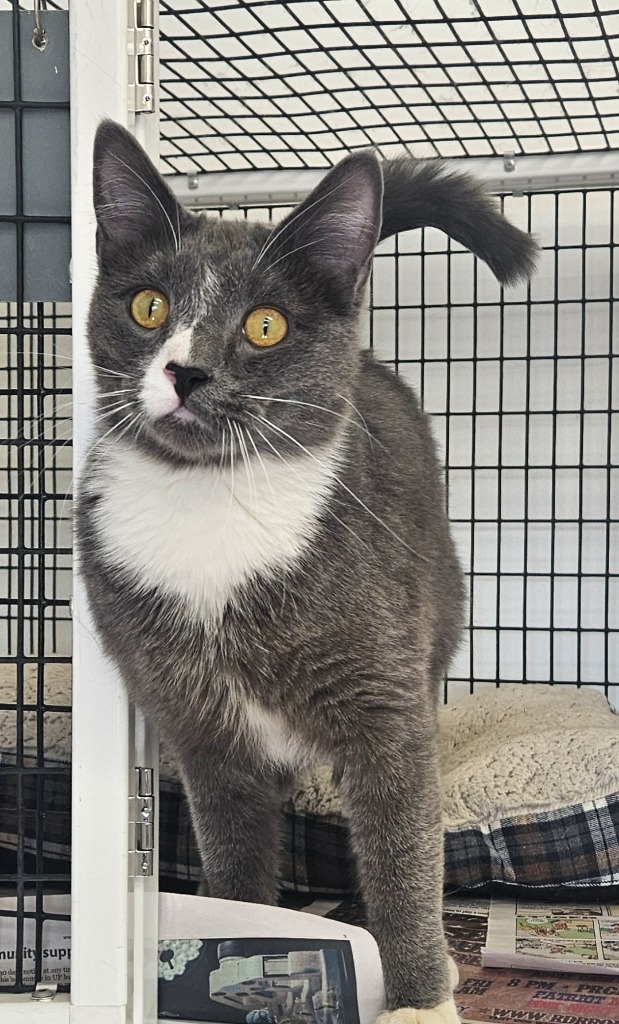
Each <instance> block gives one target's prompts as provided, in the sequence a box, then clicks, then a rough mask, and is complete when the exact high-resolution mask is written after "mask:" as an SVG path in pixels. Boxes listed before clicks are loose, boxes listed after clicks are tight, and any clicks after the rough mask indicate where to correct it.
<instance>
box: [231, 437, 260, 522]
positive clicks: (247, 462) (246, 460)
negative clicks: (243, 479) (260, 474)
mask: <svg viewBox="0 0 619 1024" xmlns="http://www.w3.org/2000/svg"><path fill="white" fill-rule="evenodd" d="M233 426H234V429H235V431H236V435H237V437H238V439H239V447H240V449H241V456H242V458H243V465H244V466H245V473H246V475H247V486H248V488H249V497H250V501H251V503H252V504H253V506H254V508H257V505H258V498H257V494H256V480H255V477H254V470H253V468H252V464H251V459H250V457H249V452H248V450H247V445H246V443H245V438H244V437H243V432H242V429H241V427H240V426H239V424H238V423H237V422H236V421H234V423H233Z"/></svg>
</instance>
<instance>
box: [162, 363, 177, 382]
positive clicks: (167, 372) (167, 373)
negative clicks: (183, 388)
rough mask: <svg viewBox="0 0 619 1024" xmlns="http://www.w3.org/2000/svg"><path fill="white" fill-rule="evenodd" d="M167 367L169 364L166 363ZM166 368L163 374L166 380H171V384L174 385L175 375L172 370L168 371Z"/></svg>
mask: <svg viewBox="0 0 619 1024" xmlns="http://www.w3.org/2000/svg"><path fill="white" fill-rule="evenodd" d="M169 365H170V364H169V363H168V366H169ZM168 366H166V368H165V370H164V371H163V372H164V373H165V375H166V377H167V378H168V380H171V381H172V383H173V384H176V374H175V373H174V370H169V369H168Z"/></svg>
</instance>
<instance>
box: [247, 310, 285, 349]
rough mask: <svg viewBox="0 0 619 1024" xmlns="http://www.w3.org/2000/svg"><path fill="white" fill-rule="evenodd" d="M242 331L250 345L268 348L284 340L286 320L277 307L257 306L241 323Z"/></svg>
mask: <svg viewBox="0 0 619 1024" xmlns="http://www.w3.org/2000/svg"><path fill="white" fill-rule="evenodd" d="M243 333H244V335H245V337H246V338H247V340H248V341H251V343H252V345H258V346H259V348H269V347H270V346H271V345H277V344H278V342H280V341H283V340H284V338H285V337H286V335H287V334H288V321H287V320H286V317H285V316H284V314H283V313H280V311H279V309H272V308H271V307H270V306H257V308H256V309H252V311H251V313H250V314H249V315H248V316H247V318H246V320H245V323H244V324H243Z"/></svg>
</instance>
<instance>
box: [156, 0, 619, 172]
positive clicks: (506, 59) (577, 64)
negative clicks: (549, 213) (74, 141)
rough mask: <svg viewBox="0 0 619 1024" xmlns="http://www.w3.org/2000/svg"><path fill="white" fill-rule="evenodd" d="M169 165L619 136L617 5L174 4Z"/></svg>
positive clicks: (307, 159)
mask: <svg viewBox="0 0 619 1024" xmlns="http://www.w3.org/2000/svg"><path fill="white" fill-rule="evenodd" d="M160 13H161V18H160V27H161V112H162V123H161V132H162V136H163V145H162V155H163V158H164V166H165V168H166V170H167V171H168V172H170V173H193V172H199V171H222V170H250V169H252V168H261V169H262V168H265V169H269V168H301V167H318V168H320V167H328V166H330V165H331V164H333V163H336V162H337V160H339V159H340V158H341V157H343V156H344V155H345V154H346V153H347V152H349V151H350V150H351V149H356V148H358V147H363V146H373V147H375V148H377V149H378V150H379V151H380V152H381V153H382V155H389V154H393V152H401V151H402V147H405V148H406V149H409V150H411V151H412V152H413V154H414V155H415V156H419V157H427V156H441V157H463V156H492V155H495V154H499V155H503V154H506V153H521V152H523V153H527V154H531V153H572V152H577V151H583V150H605V149H613V148H617V147H618V146H619V94H618V93H617V77H618V68H617V58H618V57H619V2H617V0H288V2H287V3H274V2H273V0H161V3H160Z"/></svg>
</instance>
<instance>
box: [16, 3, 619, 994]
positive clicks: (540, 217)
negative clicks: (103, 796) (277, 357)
mask: <svg viewBox="0 0 619 1024" xmlns="http://www.w3.org/2000/svg"><path fill="white" fill-rule="evenodd" d="M581 8H582V10H581ZM409 9H410V10H411V11H412V13H413V14H414V18H415V24H414V26H412V25H411V23H410V21H409V20H408V14H407V11H408V10H409ZM561 10H563V12H564V13H563V14H561ZM161 11H162V18H161V27H162V76H163V82H162V108H163V115H164V116H163V121H162V132H163V135H164V143H163V151H164V155H165V158H166V164H167V168H168V170H169V171H172V172H188V171H195V170H203V169H206V170H211V169H213V170H222V169H240V168H251V167H256V168H263V167H267V168H269V167H272V168H277V167H325V166H328V165H330V164H331V163H332V162H335V160H337V159H338V158H339V156H341V155H343V154H344V152H346V151H348V150H349V149H351V148H354V147H356V146H360V145H361V146H365V145H368V144H372V145H375V146H377V147H378V148H379V149H382V150H384V149H385V147H388V148H389V149H391V147H392V146H396V147H401V146H402V145H405V146H407V147H411V146H412V147H413V150H414V152H415V153H416V154H418V155H431V154H432V155H436V154H439V155H442V156H459V155H484V154H490V153H503V152H506V151H508V150H513V151H515V152H518V151H520V150H524V151H525V152H527V153H531V152H549V151H552V152H558V151H575V150H578V149H590V148H592V149H603V148H611V147H615V146H617V141H618V137H619V127H618V124H617V121H618V117H617V103H618V102H619V100H618V94H617V90H616V77H615V74H616V69H615V64H614V56H613V55H614V54H615V53H616V51H617V47H618V38H619V26H618V24H617V22H618V17H619V6H617V7H616V8H615V7H613V5H612V4H610V3H602V2H598V3H595V2H594V0H572V2H571V3H570V4H569V10H568V3H567V0H562V2H561V3H559V2H555V0H535V2H533V0H530V2H525V0H519V2H516V0H514V2H513V3H512V2H511V0H487V2H484V3H478V2H473V0H471V2H469V0H451V2H450V3H447V0H443V2H442V3H440V2H439V0H436V2H435V3H431V2H429V0H428V2H426V0H416V3H415V4H414V5H413V7H410V5H409V7H407V6H406V5H404V4H403V3H400V2H398V0H381V2H380V4H379V3H378V0H376V3H372V2H367V3H364V4H363V5H362V4H360V3H358V2H356V0H333V2H327V0H316V2H312V3H301V2H296V0H290V2H289V3H288V4H286V5H276V4H270V3H266V2H260V0H254V2H243V0H240V2H239V3H236V4H234V5H230V4H229V3H227V2H224V0H221V2H218V0H215V2H211V3H209V4H208V10H207V4H206V3H205V2H202V0H185V2H183V0H163V2H162V4H161ZM379 11H380V22H379V21H378V20H377V18H378V12H379ZM336 19H337V24H336ZM594 29H595V31H594ZM16 31H17V29H16ZM523 33H524V34H523ZM568 37H569V38H568ZM207 40H208V41H207ZM18 77H19V76H18V68H17V70H16V90H17V91H16V99H15V101H14V102H13V103H11V104H8V106H10V108H11V109H12V110H14V111H15V123H16V132H17V138H18V141H19V131H20V119H21V114H22V111H23V109H24V104H22V103H21V101H20V99H19V91H18V90H19V81H18ZM207 95H208V98H207ZM4 106H5V107H6V106H7V104H4ZM17 153H18V157H17V160H18V165H17V172H18V173H17V181H18V190H17V212H16V215H15V216H14V217H11V218H8V221H9V222H10V223H11V224H13V225H15V229H16V231H17V237H18V250H17V251H18V261H17V262H18V266H17V280H18V288H19V291H20V294H21V295H22V296H23V266H22V262H23V226H24V223H26V219H25V218H24V216H23V195H22V193H21V187H20V185H21V168H20V166H19V160H20V157H19V153H20V147H19V145H18V146H17ZM505 203H506V207H507V212H508V215H509V216H510V217H511V218H512V219H513V220H514V221H515V222H516V223H518V224H519V225H520V226H522V227H524V228H528V229H531V230H533V231H534V232H535V233H536V234H538V236H539V237H540V240H541V242H542V245H543V259H542V264H541V268H540V272H539V273H538V275H537V276H536V278H535V279H534V281H533V283H532V285H531V286H530V287H526V286H521V287H519V288H517V289H515V290H511V291H509V292H503V291H502V290H501V289H500V288H499V286H498V285H497V284H496V282H495V281H494V279H493V278H492V277H491V275H490V274H489V272H488V271H487V270H486V268H485V267H484V266H483V265H482V264H479V263H478V262H477V261H476V260H475V259H474V257H472V256H471V255H470V254H468V253H466V252H465V251H464V250H462V249H461V247H459V246H458V245H457V244H451V243H450V242H448V240H447V239H446V238H445V236H443V235H441V234H440V233H438V232H435V231H432V230H426V231H424V232H417V233H410V234H407V235H402V236H400V237H399V238H398V239H396V240H392V241H390V242H387V243H384V244H383V245H382V246H381V249H380V251H379V254H378V255H377V257H376V260H375V264H374V274H373V279H372V284H371V296H370V298H371V303H370V311H369V314H368V318H367V325H366V326H367V332H368V341H369V343H370V344H371V345H372V347H373V348H374V350H375V352H376V355H377V356H378V358H380V359H382V360H385V361H386V362H388V363H390V364H391V365H392V366H393V367H394V369H395V371H396V372H398V373H400V374H402V376H404V377H405V378H406V379H407V380H409V381H410V382H411V383H412V384H413V386H415V387H416V388H417V390H418V391H419V393H420V394H421V396H422V398H423V401H424V404H425V407H426V409H427V410H428V411H429V412H430V413H431V414H432V415H433V417H434V423H435V429H436V433H437V436H438V438H439V441H440V444H441V446H442V451H443V454H444V457H445V461H446V464H447V482H448V495H449V511H450V516H451V519H452V522H453V525H454V531H455V534H456V538H457V541H458V545H459V549H460V554H461V558H462V562H463V565H464V566H465V569H466V570H467V572H468V574H469V580H470V588H471V599H472V600H471V610H470V622H469V637H470V643H469V645H468V646H466V647H465V648H463V651H462V653H461V655H460V657H459V659H458V660H457V662H456V664H455V666H454V669H453V672H452V677H451V679H450V681H449V685H456V686H457V685H465V686H472V680H476V681H478V682H480V683H483V682H485V683H487V684H490V685H492V684H495V683H497V682H498V681H499V680H500V681H503V682H505V681H513V682H523V681H527V682H542V681H553V682H555V683H571V684H575V683H580V684H597V685H601V686H603V687H604V688H605V690H607V691H610V690H611V688H612V687H613V685H615V684H617V682H618V679H617V675H618V661H619V654H618V645H617V630H618V627H619V623H618V607H619V591H618V583H617V570H618V563H619V551H618V544H617V521H616V515H617V508H618V507H619V502H618V501H617V497H618V495H617V436H618V435H617V412H613V411H612V410H613V409H616V396H615V394H614V392H613V362H612V360H613V353H612V339H613V329H614V320H613V298H614V296H615V290H616V286H615V283H614V282H615V276H616V275H615V247H616V244H617V230H618V228H617V224H618V216H617V214H618V213H619V199H618V198H617V193H616V192H615V191H585V192H576V193H569V194H561V193H549V194H544V195H533V196H524V197H519V198H509V199H507V200H506V201H505ZM283 212H284V211H283V210H282V209H273V208H260V209H258V208H252V209H247V210H240V211H236V212H234V213H231V212H229V211H227V212H226V213H225V215H226V216H247V217H251V218H253V219H269V218H270V217H271V216H272V215H274V216H275V217H276V218H279V217H280V216H281V215H282V214H283ZM4 220H5V221H6V220H7V218H4ZM0 298H1V296H0ZM70 329H71V321H70V307H68V306H62V305H60V304H47V303H46V304H43V303H36V304H27V303H24V302H17V303H12V304H7V303H4V304H1V303H0V333H1V334H2V335H3V336H6V338H7V359H6V361H5V362H6V366H5V365H4V361H3V365H2V367H1V368H0V423H1V424H2V452H3V458H2V464H1V465H0V473H1V474H2V486H1V488H0V491H1V494H0V555H1V557H2V568H3V570H4V571H3V573H2V587H1V588H0V606H1V609H2V611H1V614H0V636H1V637H2V640H1V643H0V681H1V682H0V686H1V689H0V716H2V718H3V720H4V721H5V722H7V723H10V725H9V729H10V735H11V737H12V742H11V743H10V744H9V745H10V747H11V748H12V749H13V750H14V752H15V753H14V757H11V756H7V755H6V754H4V755H3V757H2V759H1V760H0V820H1V821H2V826H1V828H0V888H1V889H3V890H4V891H5V892H8V893H10V894H12V895H13V896H15V894H17V902H16V904H15V903H14V904H13V906H12V908H10V909H9V910H6V909H3V910H2V911H1V912H0V928H6V927H7V923H8V922H9V921H10V922H13V921H15V920H16V925H15V926H14V927H15V928H16V939H15V948H16V960H15V967H16V971H17V982H16V985H14V986H13V989H14V990H18V991H23V990H26V989H29V988H31V987H32V986H33V984H34V978H36V979H37V980H38V979H39V978H40V977H41V970H42V949H43V946H44V942H45V929H46V926H47V924H48V922H49V921H51V920H53V919H56V918H57V917H58V915H55V914H53V913H52V905H46V904H45V903H44V893H45V894H47V893H49V892H50V891H66V890H67V888H68V873H69V833H68V829H69V824H70V778H69V767H68V766H67V765H66V764H64V765H63V764H60V763H58V762H57V761H56V760H55V758H54V755H55V753H56V752H57V747H56V741H57V740H58V737H59V736H60V735H61V734H62V733H65V734H66V732H67V730H68V728H69V707H68V706H67V705H66V704H65V703H61V701H62V700H64V697H61V696H60V695H61V694H64V693H65V692H66V678H67V675H68V673H69V670H70V624H69V594H70V586H71V584H70V579H71V575H70V574H71V538H70V531H69V527H68V521H67V516H68V511H69V502H68V492H69V491H70V489H71V480H70V472H71V470H70V466H71V459H70V451H71V447H70V409H69V406H68V405H67V406H65V405H64V403H65V402H68V401H69V396H70V389H71V379H70ZM68 442H69V443H68ZM615 693H616V691H615ZM59 837H60V839H59ZM26 899H32V900H33V901H34V903H32V904H31V903H28V904H27V903H26V902H25V901H26ZM24 948H25V949H26V954H25V955H24ZM30 951H33V953H34V956H30ZM33 964H34V973H26V972H27V971H28V969H29V968H31V967H32V965H33ZM1 969H2V965H1V964H0V970H1ZM0 983H1V974H0Z"/></svg>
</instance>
